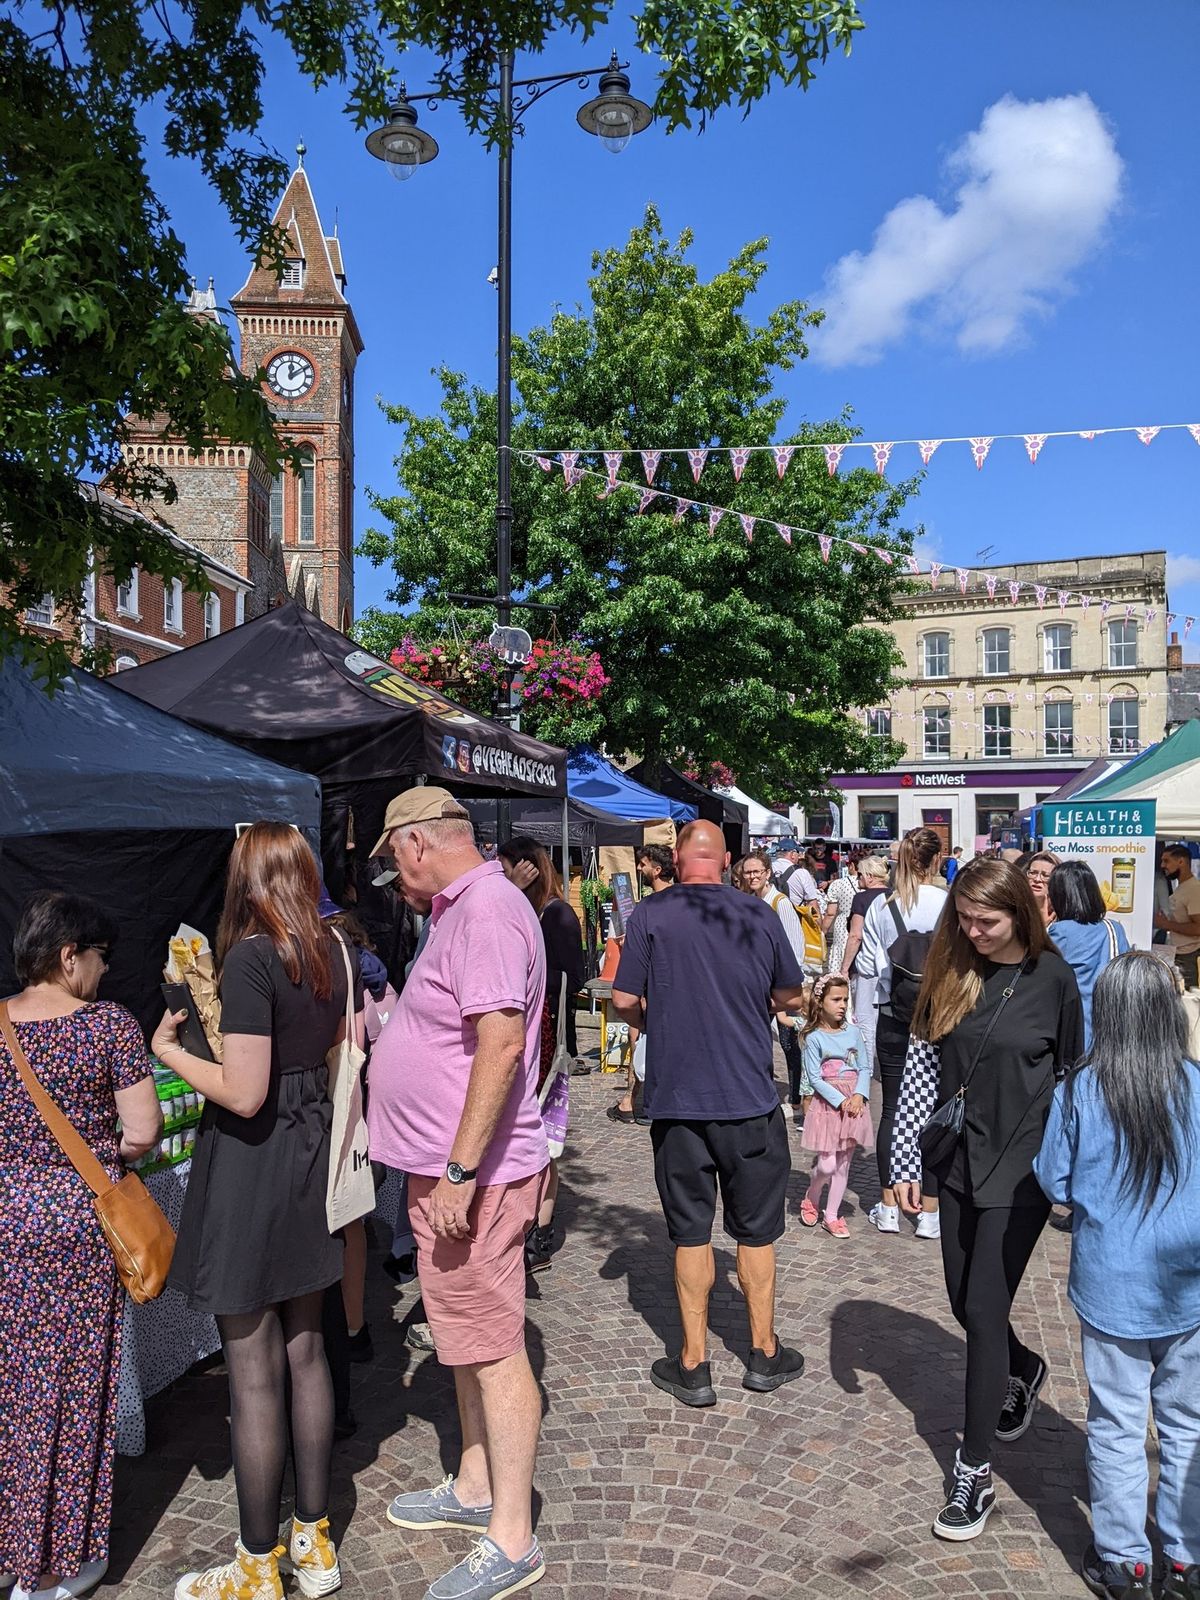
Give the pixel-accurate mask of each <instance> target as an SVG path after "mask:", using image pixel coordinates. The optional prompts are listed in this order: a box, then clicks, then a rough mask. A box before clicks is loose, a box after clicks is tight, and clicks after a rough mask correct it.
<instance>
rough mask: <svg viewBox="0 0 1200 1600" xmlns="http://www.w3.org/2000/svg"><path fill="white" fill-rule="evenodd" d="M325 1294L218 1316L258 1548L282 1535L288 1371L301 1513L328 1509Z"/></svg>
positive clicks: (246, 1507) (312, 1515) (250, 1533)
mask: <svg viewBox="0 0 1200 1600" xmlns="http://www.w3.org/2000/svg"><path fill="white" fill-rule="evenodd" d="M323 1299H324V1292H323V1291H322V1290H319V1289H318V1290H317V1291H316V1293H314V1294H306V1295H302V1296H301V1297H300V1298H299V1299H297V1300H285V1301H284V1302H283V1303H282V1304H281V1305H277V1306H268V1307H266V1308H265V1309H264V1310H262V1311H250V1312H246V1313H245V1314H243V1315H240V1316H230V1317H218V1318H217V1326H218V1328H219V1329H220V1332H221V1343H222V1345H223V1346H224V1350H225V1365H226V1367H227V1368H228V1371H229V1410H230V1427H231V1432H232V1434H233V1478H234V1483H235V1485H236V1487H237V1498H238V1519H239V1522H240V1525H241V1538H242V1543H243V1545H244V1546H245V1547H246V1549H247V1550H249V1551H250V1552H251V1554H252V1555H267V1554H268V1553H269V1552H270V1551H271V1550H273V1549H274V1548H275V1544H276V1541H277V1540H278V1538H279V1502H280V1499H281V1498H282V1495H283V1471H284V1466H285V1464H286V1461H287V1448H288V1417H287V1404H286V1398H285V1396H286V1386H287V1377H288V1374H289V1373H290V1374H291V1380H292V1415H291V1435H292V1455H293V1459H294V1463H295V1470H296V1516H297V1517H298V1518H299V1519H300V1521H301V1522H317V1521H319V1520H320V1518H321V1517H323V1516H325V1515H326V1513H327V1511H328V1509H329V1463H330V1457H331V1456H332V1454H333V1386H332V1384H331V1383H330V1380H329V1366H328V1363H327V1362H326V1360H325V1350H324V1345H323V1342H322V1338H321V1303H322V1301H323Z"/></svg>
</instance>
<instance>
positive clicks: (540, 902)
mask: <svg viewBox="0 0 1200 1600" xmlns="http://www.w3.org/2000/svg"><path fill="white" fill-rule="evenodd" d="M497 854H498V855H499V856H500V857H501V859H502V860H504V861H507V862H508V864H509V866H510V867H515V866H518V865H519V864H520V863H521V862H522V861H527V862H528V863H529V865H530V866H531V867H533V868H534V869H535V870H536V872H537V877H536V878H535V879H534V880H533V882H532V883H531V884H530V885H529V887H528V888H527V889H526V890H525V898H526V899H527V900H528V901H529V903H530V905H531V906H532V907H533V909H534V910H535V911H536V912H537V914H538V916H539V917H540V916H541V914H542V912H543V911H544V910H545V909H546V907H547V906H548V905H549V903H550V901H551V900H559V899H561V898H562V896H561V895H560V894H559V891H558V875H557V873H556V872H555V870H554V863H553V861H551V859H550V852H549V851H548V850H547V849H546V848H545V846H544V845H540V844H539V843H538V842H537V840H536V839H532V838H530V837H529V835H528V834H518V835H517V836H516V837H515V838H513V839H509V840H508V842H507V843H506V844H502V845H501V846H500V849H499V850H498V851H497Z"/></svg>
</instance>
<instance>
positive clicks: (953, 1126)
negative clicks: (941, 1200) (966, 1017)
mask: <svg viewBox="0 0 1200 1600" xmlns="http://www.w3.org/2000/svg"><path fill="white" fill-rule="evenodd" d="M1024 971H1025V962H1022V963H1021V965H1020V966H1019V967H1018V968H1017V970H1016V972H1014V973H1013V977H1012V982H1011V983H1010V984H1008V986H1007V987H1006V988H1005V989H1004V990H1003V991H1002V992H1001V995H1000V1003H999V1005H998V1006H997V1007H996V1009H995V1010H994V1011H993V1012H992V1015H991V1020H990V1021H989V1022H988V1025H987V1028H986V1029H985V1030H984V1035H983V1038H982V1039H981V1040H980V1041H979V1048H978V1050H976V1052H975V1059H974V1061H972V1062H971V1065H970V1067H969V1068H968V1070H967V1075H966V1077H965V1078H964V1079H963V1081H962V1083H961V1084H960V1086H959V1088H958V1090H957V1091H956V1092H955V1093H954V1094H952V1095H951V1096H950V1098H949V1100H943V1102H942V1104H941V1105H940V1106H938V1108H937V1110H936V1111H934V1112H933V1114H932V1115H931V1116H930V1118H929V1120H928V1122H926V1123H925V1125H924V1127H923V1128H922V1129H921V1131H920V1133H919V1134H918V1135H917V1143H918V1144H919V1145H920V1147H921V1160H922V1163H923V1164H924V1165H925V1166H927V1167H928V1168H929V1170H930V1171H931V1172H936V1171H937V1170H938V1168H939V1167H948V1166H949V1165H950V1163H951V1161H953V1159H954V1153H955V1151H956V1150H957V1149H958V1145H959V1141H960V1140H961V1138H962V1136H963V1127H964V1125H965V1123H966V1117H967V1090H968V1089H969V1088H970V1086H971V1079H972V1078H973V1077H974V1076H975V1068H976V1067H977V1066H978V1065H979V1063H980V1061H981V1060H982V1059H983V1052H984V1051H985V1050H986V1049H987V1046H988V1040H989V1039H990V1038H991V1037H992V1030H993V1028H995V1026H996V1023H997V1022H998V1021H999V1018H1000V1013H1001V1012H1002V1011H1003V1010H1004V1008H1005V1006H1006V1005H1007V1004H1008V1002H1009V1000H1010V999H1011V998H1012V993H1013V990H1014V989H1015V988H1016V987H1017V983H1018V981H1019V979H1020V977H1021V974H1022V973H1023V972H1024Z"/></svg>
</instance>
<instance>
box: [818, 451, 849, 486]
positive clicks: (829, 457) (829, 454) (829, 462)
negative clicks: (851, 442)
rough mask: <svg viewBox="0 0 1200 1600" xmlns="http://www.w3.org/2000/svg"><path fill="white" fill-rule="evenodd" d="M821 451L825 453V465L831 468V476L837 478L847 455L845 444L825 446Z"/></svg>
mask: <svg viewBox="0 0 1200 1600" xmlns="http://www.w3.org/2000/svg"><path fill="white" fill-rule="evenodd" d="M821 449H822V450H824V452H825V465H826V466H827V467H828V468H829V476H830V477H831V478H832V477H835V476H836V475H837V469H838V467H839V466H840V465H841V460H842V457H843V456H844V455H845V453H846V446H845V445H844V444H823V445H822V446H821Z"/></svg>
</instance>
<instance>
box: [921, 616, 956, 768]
mask: <svg viewBox="0 0 1200 1600" xmlns="http://www.w3.org/2000/svg"><path fill="white" fill-rule="evenodd" d="M943 637H945V636H944V635H943ZM923 716H924V720H925V730H924V731H925V742H924V749H925V754H926V755H927V756H932V757H935V758H936V757H939V756H941V757H946V756H949V754H950V707H949V706H926V707H925V710H924V713H923Z"/></svg>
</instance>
